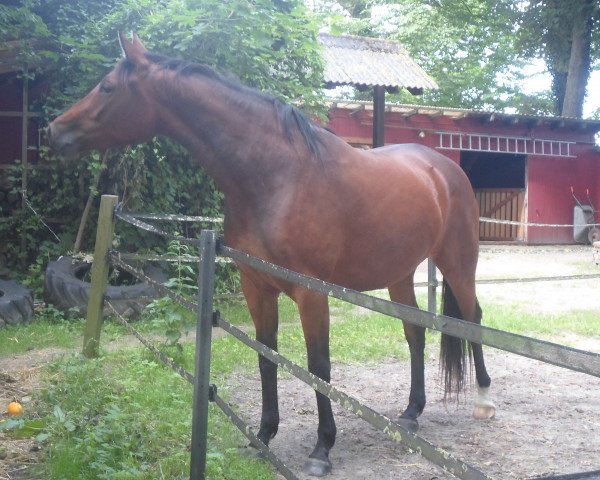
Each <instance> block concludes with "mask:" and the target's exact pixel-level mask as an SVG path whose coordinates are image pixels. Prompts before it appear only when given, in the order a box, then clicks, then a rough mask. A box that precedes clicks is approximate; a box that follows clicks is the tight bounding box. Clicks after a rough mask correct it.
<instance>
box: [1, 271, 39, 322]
mask: <svg viewBox="0 0 600 480" xmlns="http://www.w3.org/2000/svg"><path fill="white" fill-rule="evenodd" d="M32 316H33V298H32V296H31V293H30V292H29V290H28V289H27V288H25V287H24V286H23V285H19V284H18V283H17V282H13V281H11V280H0V327H3V326H4V325H17V324H19V323H27V322H29V321H30V320H31V317H32Z"/></svg>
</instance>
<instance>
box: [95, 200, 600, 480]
mask: <svg viewBox="0 0 600 480" xmlns="http://www.w3.org/2000/svg"><path fill="white" fill-rule="evenodd" d="M105 197H110V198H105ZM115 205H116V197H111V196H103V197H102V203H101V208H100V212H101V217H100V219H99V228H98V230H101V229H103V233H102V236H101V237H100V236H99V237H98V238H99V239H100V240H99V241H97V243H96V250H95V252H94V264H101V268H96V269H95V270H92V285H93V289H95V291H94V292H92V293H90V299H92V298H94V299H98V298H99V299H100V300H102V299H103V295H104V291H105V288H106V284H107V276H108V265H109V263H111V264H113V265H115V266H118V267H120V268H123V269H125V270H126V271H128V272H130V273H131V274H132V275H134V276H136V277H138V278H140V279H142V280H143V281H146V282H148V283H150V284H152V285H153V286H154V287H155V288H157V289H158V290H159V292H160V293H162V294H165V295H168V296H169V297H171V298H173V299H174V300H175V301H176V302H178V303H180V304H181V305H183V306H185V307H186V308H190V309H192V310H195V311H197V312H198V324H197V331H196V362H195V374H194V375H193V376H192V375H191V374H190V373H189V372H186V371H185V370H183V369H180V370H177V368H178V367H177V365H175V364H174V363H173V362H172V360H170V359H168V358H161V356H163V357H164V355H162V354H161V352H160V351H158V350H157V349H156V348H152V346H151V345H149V344H148V342H146V341H144V339H143V337H141V335H139V332H136V333H134V335H136V337H138V339H140V341H141V342H142V343H143V344H144V345H146V347H147V348H149V349H150V350H151V351H152V352H153V353H154V354H155V355H156V356H157V357H158V358H159V359H160V360H161V361H162V362H163V363H165V364H167V365H170V366H171V367H172V368H174V369H175V370H176V371H177V373H179V374H180V375H181V376H182V377H183V378H185V379H186V380H188V381H190V382H193V385H194V405H193V423H192V448H191V457H192V458H191V466H190V479H191V480H199V479H202V478H204V475H205V463H206V442H207V424H208V402H209V401H212V402H214V403H215V404H216V405H217V406H218V407H219V408H220V409H221V410H222V411H223V412H224V413H225V415H227V416H228V417H229V418H230V419H231V421H232V422H233V423H234V424H235V425H236V426H237V427H238V428H239V429H240V430H241V431H242V433H243V434H244V435H246V436H247V438H249V439H250V441H251V443H252V444H253V445H254V446H256V447H257V448H258V449H259V450H260V451H261V452H262V453H263V454H264V455H265V457H266V458H267V459H269V460H270V461H272V463H273V464H274V465H275V466H276V468H277V469H278V470H279V471H280V472H281V473H282V474H283V475H284V477H285V478H287V479H296V476H295V475H294V474H293V472H291V470H290V469H289V468H288V467H287V466H286V465H285V464H284V463H283V462H282V461H281V460H279V459H278V458H277V457H276V456H275V455H274V454H273V453H272V452H271V451H270V450H269V449H268V447H267V446H266V445H264V444H263V443H262V442H260V440H259V439H258V438H257V437H256V435H254V433H253V432H252V431H251V429H250V427H248V425H246V424H245V423H244V422H243V421H242V420H241V418H240V417H238V416H237V414H236V413H235V412H234V411H233V410H232V409H231V408H230V407H229V406H228V405H227V404H226V403H225V402H224V401H223V399H222V398H221V397H220V396H219V395H218V394H217V387H216V386H215V385H212V384H211V383H210V381H209V380H210V379H209V377H210V350H211V349H210V342H211V330H212V327H213V326H219V327H221V328H222V329H224V330H225V331H227V332H229V333H230V334H231V335H233V336H235V337H236V338H237V339H238V340H240V341H241V342H243V343H244V344H246V345H248V346H249V347H250V348H253V349H255V350H256V351H257V352H259V353H260V354H261V355H263V356H265V357H266V358H268V359H270V360H271V361H273V362H275V363H277V364H278V365H280V366H281V367H282V368H284V369H285V370H287V371H288V372H290V373H292V374H293V375H295V376H296V377H298V378H299V379H301V380H302V381H304V382H305V383H307V384H309V385H310V386H311V387H313V388H314V389H315V390H317V391H319V392H321V393H322V394H324V395H327V396H328V397H329V398H331V399H332V400H333V401H336V402H338V403H340V405H342V406H343V407H344V408H346V409H348V410H350V411H352V412H354V413H355V414H357V415H358V416H359V417H361V418H363V419H365V420H366V421H368V422H369V423H371V424H372V425H373V426H375V427H376V428H378V429H379V430H381V431H383V432H384V433H386V434H387V435H388V436H390V437H391V438H392V439H394V440H396V441H399V442H402V443H404V444H405V445H406V446H408V447H409V448H411V449H412V450H414V451H417V452H419V453H420V454H421V455H423V456H424V457H425V458H427V459H428V460H430V461H432V462H433V463H435V464H437V465H438V466H440V467H442V468H444V469H445V470H447V471H449V472H451V473H453V474H454V475H455V476H457V477H458V478H461V479H488V478H489V477H488V476H487V475H485V474H484V473H482V472H480V471H479V470H477V469H476V468H474V467H472V466H470V465H468V464H466V463H464V462H462V461H461V460H458V459H456V458H454V457H453V456H452V455H451V454H449V453H448V452H446V451H444V450H442V449H440V448H437V447H436V446H434V445H432V444H431V443H430V442H428V441H427V440H425V439H423V438H421V437H420V436H418V435H416V434H414V433H411V432H409V431H408V430H406V429H405V428H403V427H402V426H401V425H398V424H397V423H395V422H393V421H392V420H390V419H389V418H387V417H385V416H384V415H381V414H380V413H378V412H375V411H374V410H372V409H370V408H369V407H367V406H366V405H362V404H361V403H360V402H358V400H356V399H354V398H352V397H350V396H348V395H347V394H345V393H343V392H341V391H339V390H338V389H336V388H335V387H333V386H332V385H331V384H329V383H327V382H324V381H323V380H321V379H320V378H318V377H316V376H314V375H312V374H310V373H309V372H308V371H306V370H304V369H303V368H301V367H300V366H298V365H296V364H294V363H292V362H291V361H290V360H288V359H286V358H285V357H283V356H281V355H280V354H279V353H277V352H275V351H273V350H271V349H269V348H268V347H266V346H264V345H262V344H260V343H259V342H257V341H256V340H253V339H251V338H250V337H249V336H248V335H246V334H245V333H244V332H242V331H241V330H240V329H238V328H236V327H234V326H233V325H231V324H230V323H229V322H227V321H226V320H225V319H223V318H222V317H221V316H220V315H219V314H218V313H216V312H213V305H212V301H213V300H212V299H213V295H214V284H213V282H214V275H215V261H216V255H217V253H219V254H220V255H223V256H226V257H229V258H231V259H233V260H234V261H235V262H237V263H245V264H247V265H249V266H251V267H253V268H255V269H257V270H260V271H263V272H266V273H268V274H270V275H273V276H276V277H278V278H282V279H284V280H286V281H289V282H294V283H297V284H298V285H301V286H302V287H304V288H307V289H310V290H314V291H317V292H320V293H322V294H324V295H328V296H332V297H335V298H338V299H341V300H344V301H347V302H349V303H352V304H354V305H360V306H362V307H365V308H368V309H370V310H373V311H376V312H380V313H383V314H385V315H388V316H392V317H395V318H399V319H402V320H405V321H408V322H411V323H414V324H416V325H420V326H423V327H427V328H430V329H433V330H438V331H440V332H442V333H446V334H449V335H453V336H456V337H460V338H463V339H466V340H469V341H472V342H476V343H481V344H485V345H489V346H492V347H496V348H500V349H502V350H506V351H509V352H512V353H516V354H518V355H522V356H525V357H529V358H534V359H537V360H541V361H544V362H546V363H551V364H554V365H558V366H561V367H564V368H568V369H571V370H575V371H578V372H583V373H587V374H589V375H593V376H597V377H600V355H599V354H595V353H591V352H586V351H583V350H578V349H574V348H571V347H566V346H562V345H558V344H554V343H550V342H546V341H542V340H538V339H535V338H530V337H526V336H522V335H516V334H512V333H508V332H504V331H501V330H496V329H492V328H489V327H483V326H480V325H477V324H473V323H470V322H466V321H463V320H458V319H455V318H451V317H446V316H443V315H437V314H435V313H430V312H425V311H422V310H419V309H416V308H413V307H408V306H405V305H402V304H398V303H395V302H391V301H388V300H383V299H380V298H376V297H373V296H370V295H367V294H364V293H361V292H357V291H354V290H350V289H347V288H344V287H341V286H339V285H334V284H331V283H328V282H325V281H322V280H319V279H315V278H311V277H308V276H306V275H302V274H299V273H296V272H292V271H291V270H288V269H285V268H282V267H279V266H276V265H273V264H270V263H268V262H266V261H264V260H261V259H258V258H256V257H252V256H250V255H248V254H246V253H244V252H240V251H238V250H235V249H232V248H229V247H226V246H223V245H220V244H219V242H217V239H216V235H215V233H214V232H212V231H207V230H203V231H202V233H201V237H200V239H190V238H185V237H181V236H177V235H171V234H168V233H167V232H165V231H164V230H161V229H159V228H157V227H154V226H153V225H149V224H147V223H146V222H143V221H141V220H139V218H147V217H148V216H147V215H146V216H144V215H140V214H124V213H123V212H120V211H119V210H118V209H117V210H116V211H115V209H114V208H113V207H114V206H115ZM113 213H114V216H116V217H117V218H120V219H122V220H125V221H127V222H128V223H132V224H134V225H137V226H139V227H140V228H143V229H145V230H148V231H151V232H153V233H155V234H158V235H161V236H163V237H165V238H169V239H172V240H178V241H182V242H185V243H188V244H192V245H196V246H197V247H198V248H199V267H200V268H199V276H198V287H199V294H198V303H195V302H191V301H189V300H187V299H186V298H184V297H182V296H180V295H178V294H176V293H174V292H172V291H170V290H169V289H167V288H166V287H164V286H162V285H160V284H158V283H157V282H154V281H152V280H151V279H149V278H148V277H146V276H145V275H144V274H143V273H142V272H139V271H138V270H137V269H135V268H134V267H132V266H131V265H128V264H127V263H126V262H124V261H123V258H122V256H121V255H120V254H119V253H117V252H110V253H109V250H108V249H109V245H110V238H109V237H111V236H112V227H113V226H114V217H113ZM156 217H159V216H157V215H155V216H153V217H152V218H156ZM162 217H164V218H161V219H166V220H169V219H171V218H166V217H171V216H162ZM101 227H102V228H101ZM107 231H108V233H109V234H107ZM123 257H125V255H123ZM431 270H432V265H430V272H431ZM433 270H434V269H433ZM434 271H435V270H434ZM563 278H564V277H563ZM585 278H587V277H585ZM426 285H427V286H428V287H430V291H435V286H436V281H435V279H434V280H433V281H430V282H428V283H427V284H426ZM95 302H96V303H98V305H96V304H92V301H91V300H90V305H88V317H87V324H86V336H85V338H84V339H85V341H84V353H85V354H86V356H95V355H97V353H98V345H99V336H100V326H101V315H100V313H99V309H101V303H102V302H101V301H100V302H97V301H96V300H95ZM430 303H431V302H430ZM90 307H93V308H94V309H96V310H98V311H97V312H91V311H90V310H91V308H90ZM123 321H124V322H125V324H126V326H127V327H128V329H132V327H131V325H129V324H127V322H126V320H124V319H123ZM132 330H133V331H134V332H135V329H132ZM588 474H589V472H588V473H583V474H579V476H575V477H570V478H588V477H586V475H588ZM547 478H552V477H547ZM556 478H559V477H556Z"/></svg>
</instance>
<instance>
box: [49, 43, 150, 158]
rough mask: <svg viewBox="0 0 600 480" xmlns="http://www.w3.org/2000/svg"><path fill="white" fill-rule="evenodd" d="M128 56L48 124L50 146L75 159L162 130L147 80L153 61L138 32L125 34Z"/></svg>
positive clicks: (125, 50) (126, 143)
mask: <svg viewBox="0 0 600 480" xmlns="http://www.w3.org/2000/svg"><path fill="white" fill-rule="evenodd" d="M119 41H120V44H121V48H122V50H123V54H124V58H123V59H121V61H119V63H118V64H117V66H116V67H115V68H114V69H113V70H112V71H111V72H110V73H108V74H107V75H106V76H105V77H104V78H103V79H102V80H101V81H100V83H98V85H96V86H95V87H94V88H93V89H92V90H91V91H90V92H89V93H88V94H87V95H86V96H85V97H84V98H82V99H81V100H80V101H79V102H77V103H76V104H75V105H73V106H72V107H71V108H69V109H68V110H67V111H66V112H64V113H63V114H62V115H60V116H58V117H57V118H56V119H55V120H54V121H53V122H51V123H50V125H49V127H48V138H49V141H50V146H51V147H52V148H53V149H54V150H55V151H57V152H58V153H60V154H62V155H64V156H65V157H68V158H71V157H74V156H75V155H77V154H79V153H84V152H86V151H89V150H92V149H106V148H110V147H115V146H125V145H130V144H135V143H141V142H143V141H146V140H148V139H149V138H151V137H152V136H153V135H154V134H155V133H156V125H157V118H158V115H157V108H156V102H152V101H151V99H152V97H151V95H150V93H149V86H148V85H147V84H146V83H145V82H144V80H145V78H146V77H147V76H148V74H149V72H150V68H151V65H152V62H150V61H149V60H148V59H147V58H146V52H147V50H146V48H145V47H144V45H143V44H142V42H141V41H140V39H139V38H138V36H137V35H135V34H133V40H132V41H129V40H128V39H127V38H126V37H125V36H124V35H123V34H122V33H119Z"/></svg>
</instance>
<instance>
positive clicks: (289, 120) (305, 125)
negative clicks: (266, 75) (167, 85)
mask: <svg viewBox="0 0 600 480" xmlns="http://www.w3.org/2000/svg"><path fill="white" fill-rule="evenodd" d="M145 56H146V58H147V59H148V60H150V61H151V62H152V63H155V64H157V65H159V66H160V67H161V68H164V69H166V70H173V71H174V72H176V74H177V75H183V76H190V75H203V76H205V77H208V78H210V79H212V80H215V81H217V82H220V83H222V84H223V85H225V86H227V87H228V88H231V89H233V90H236V91H238V92H242V93H245V94H246V95H248V96H250V97H253V98H256V99H258V100H261V101H263V102H267V103H268V104H270V105H271V106H272V107H273V109H274V110H275V112H276V114H277V118H278V119H279V121H280V122H281V124H282V125H283V130H284V132H285V134H286V136H287V138H288V140H289V141H290V143H291V142H292V141H293V129H294V127H295V128H296V129H297V130H298V131H299V132H300V134H301V135H302V138H303V139H304V141H305V142H306V145H307V146H308V149H309V150H310V152H311V153H312V154H313V155H314V156H315V157H316V158H318V159H320V155H319V143H320V142H321V140H320V138H319V137H318V135H317V134H316V131H315V129H316V128H317V126H316V125H315V124H313V123H312V122H311V121H310V120H309V119H308V118H306V116H305V115H304V113H302V112H301V111H300V110H299V109H297V108H296V107H293V106H291V105H288V104H285V103H283V102H281V101H280V100H279V99H277V98H275V97H274V96H272V95H269V94H266V93H263V92H260V91H258V90H255V89H252V88H249V87H247V86H245V85H242V84H241V83H240V82H239V81H237V80H233V79H229V78H225V77H224V76H223V75H220V74H219V73H217V72H215V71H214V70H213V69H212V68H211V67H209V66H208V65H203V64H200V63H194V62H190V61H187V60H183V59H178V58H170V57H166V56H164V55H159V54H156V53H152V52H146V53H145Z"/></svg>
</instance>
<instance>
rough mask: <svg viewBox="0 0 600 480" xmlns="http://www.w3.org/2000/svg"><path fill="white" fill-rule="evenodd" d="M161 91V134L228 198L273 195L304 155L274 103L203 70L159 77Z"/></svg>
mask: <svg viewBox="0 0 600 480" xmlns="http://www.w3.org/2000/svg"><path fill="white" fill-rule="evenodd" d="M169 77H171V78H169ZM156 92H157V94H159V95H160V97H161V101H162V104H163V107H165V110H164V111H165V113H164V114H163V115H162V119H161V120H162V126H161V130H163V131H162V132H161V133H164V134H166V135H167V136H170V137H172V138H174V139H175V140H177V141H178V142H180V143H181V144H182V145H183V146H185V147H186V148H187V149H188V150H189V151H190V152H191V153H192V154H193V155H194V156H195V157H196V158H197V159H198V161H199V162H200V163H201V165H202V166H203V167H204V169H205V171H206V172H207V173H208V174H209V175H210V176H211V177H212V178H213V179H214V180H215V182H216V183H217V185H218V187H219V189H220V190H222V191H223V192H224V193H225V195H226V197H232V196H237V197H240V198H244V199H245V200H249V199H251V198H257V197H263V196H264V195H272V194H273V189H274V188H277V187H278V186H280V185H281V184H282V183H283V182H282V181H281V178H282V177H284V176H286V175H289V173H290V168H293V165H294V161H295V160H298V161H300V160H301V156H299V155H298V152H297V151H296V149H295V148H294V146H293V145H292V144H291V143H290V142H289V140H288V139H287V137H286V136H285V133H284V131H283V127H282V125H281V122H280V121H279V119H278V117H277V113H276V112H275V109H274V108H273V105H271V104H269V103H268V102H267V101H265V100H263V99H262V98H260V97H257V98H254V97H253V96H252V94H248V92H245V91H243V90H238V89H235V88H232V87H230V86H228V85H226V84H225V83H222V82H220V81H219V80H217V79H212V78H209V77H206V76H204V75H189V76H178V77H177V76H176V75H175V73H173V72H169V74H168V75H162V79H160V76H159V80H158V84H157V89H156ZM159 92H160V93H159ZM293 157H297V158H293ZM283 159H286V160H287V161H283Z"/></svg>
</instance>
